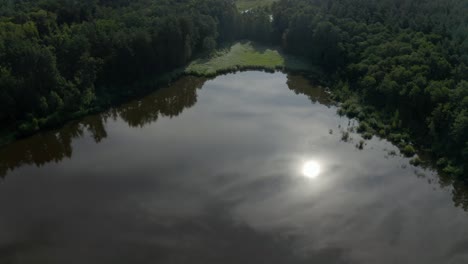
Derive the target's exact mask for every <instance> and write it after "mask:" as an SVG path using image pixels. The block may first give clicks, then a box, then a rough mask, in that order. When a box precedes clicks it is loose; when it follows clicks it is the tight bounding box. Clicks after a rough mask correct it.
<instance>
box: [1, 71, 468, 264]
mask: <svg viewBox="0 0 468 264" xmlns="http://www.w3.org/2000/svg"><path fill="white" fill-rule="evenodd" d="M357 125H358V123H357V122H356V121H354V120H349V119H348V118H346V117H341V116H339V115H337V106H335V105H333V104H331V102H330V100H329V99H328V94H327V92H326V91H325V90H324V89H323V88H320V87H318V86H315V85H312V84H311V83H310V82H309V81H307V80H306V79H305V78H303V77H301V76H298V75H288V74H285V73H281V72H277V73H273V74H271V73H264V72H242V73H235V74H228V75H223V76H219V77H217V78H215V79H211V80H208V79H203V78H198V77H184V78H182V79H180V80H178V81H176V82H174V83H173V84H171V85H170V86H169V87H167V88H162V89H160V90H158V91H156V92H154V93H153V94H150V95H148V96H146V97H145V98H142V99H140V100H135V101H132V102H129V103H127V104H124V105H122V106H119V107H116V108H113V109H111V110H109V111H107V112H105V113H102V114H99V115H94V116H89V117H86V118H83V119H81V120H77V121H73V122H71V123H69V124H67V125H65V126H64V127H63V128H61V129H58V130H54V131H48V132H42V133H40V134H37V135H35V136H33V137H30V138H27V139H24V140H20V141H17V142H15V143H13V144H10V145H9V146H6V147H4V148H2V149H0V175H1V176H2V180H0V181H1V183H0V263H8V264H12V263H15V264H16V263H34V264H37V263H77V264H78V263H80V264H81V263H96V264H97V263H100V264H101V263H132V264H133V263H291V264H295V263H364V264H367V263H369V264H371V263H372V264H374V263H384V264H386V263H399V264H401V263H411V264H414V263H425V264H428V263H434V264H440V263H451V264H458V263H468V213H467V212H466V211H464V210H463V209H462V208H461V207H460V206H459V205H460V201H458V200H459V199H466V198H463V197H467V196H465V195H463V194H460V193H457V192H455V191H454V189H453V187H452V186H450V185H447V186H445V185H444V184H441V180H440V177H439V176H438V175H437V174H436V173H434V172H432V171H430V170H425V169H422V168H417V167H413V166H411V165H410V164H409V159H407V158H404V157H402V156H401V155H400V154H399V151H398V149H397V148H396V147H395V146H393V145H392V144H391V143H389V142H388V141H386V140H383V139H379V138H376V137H374V138H373V139H372V140H369V141H366V142H365V144H363V146H362V149H360V148H359V146H358V145H359V144H360V141H361V139H362V138H361V136H359V135H358V134H356V133H355V132H354V129H353V128H354V127H356V126H357ZM346 132H348V133H349V137H345V136H344V135H345V134H346ZM458 192H459V191H458ZM460 197H462V198H460ZM456 205H457V206H456Z"/></svg>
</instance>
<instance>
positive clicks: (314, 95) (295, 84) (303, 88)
mask: <svg viewBox="0 0 468 264" xmlns="http://www.w3.org/2000/svg"><path fill="white" fill-rule="evenodd" d="M286 84H287V85H288V87H289V89H290V90H292V91H294V92H295V93H296V94H304V95H306V96H307V97H308V98H309V100H310V101H312V102H313V103H316V102H319V103H321V104H323V105H330V104H331V102H332V101H331V100H330V95H329V94H328V93H327V91H326V89H325V88H323V87H321V86H318V85H313V84H312V83H311V81H310V80H309V79H307V78H305V77H304V76H302V75H292V74H288V81H287V82H286Z"/></svg>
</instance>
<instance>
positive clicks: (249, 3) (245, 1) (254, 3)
mask: <svg viewBox="0 0 468 264" xmlns="http://www.w3.org/2000/svg"><path fill="white" fill-rule="evenodd" d="M276 1H278V0H237V1H236V4H237V8H238V9H239V10H241V11H244V10H248V9H251V8H255V7H260V6H268V5H271V4H272V3H273V2H276Z"/></svg>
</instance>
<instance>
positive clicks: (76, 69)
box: [0, 0, 239, 133]
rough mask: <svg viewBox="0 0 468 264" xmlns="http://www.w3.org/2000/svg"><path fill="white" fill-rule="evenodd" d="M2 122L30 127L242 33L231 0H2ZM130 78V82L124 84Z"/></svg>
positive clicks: (87, 104) (25, 130) (33, 128)
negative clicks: (238, 29)
mask: <svg viewBox="0 0 468 264" xmlns="http://www.w3.org/2000/svg"><path fill="white" fill-rule="evenodd" d="M0 6H1V7H0V10H1V11H0V108H1V109H0V122H1V123H2V125H3V126H9V125H11V124H18V125H19V130H20V131H22V132H23V133H30V132H33V131H36V130H37V129H39V128H40V127H42V126H44V125H47V124H48V123H55V122H57V120H56V119H62V116H63V115H64V114H66V113H74V112H77V111H84V110H86V109H87V108H89V107H90V106H91V105H93V104H94V103H95V102H96V100H97V99H99V95H102V94H115V93H117V92H123V93H127V92H128V91H119V89H120V90H122V89H123V87H125V89H129V87H130V86H129V85H130V84H132V83H133V82H135V81H137V80H139V79H141V78H143V76H149V75H151V76H158V75H161V74H163V73H166V72H169V71H171V70H173V69H175V68H177V67H180V66H183V65H185V64H186V63H187V62H188V61H189V60H190V59H191V58H192V57H193V56H194V55H195V54H197V53H200V52H203V51H207V50H208V51H210V50H213V49H214V48H215V47H216V46H217V44H218V43H220V42H225V41H230V40H233V39H235V38H236V37H237V36H238V34H239V33H238V32H237V24H238V19H239V13H238V11H237V9H236V7H235V5H234V3H233V2H232V1H217V0H197V1H195V2H193V1H188V0H180V1H169V0H152V1H149V0H138V1H127V0H120V1H116V0H112V1H107V0H99V1H98V0H86V1H71V0H40V1H27V0H25V1H13V0H11V1H10V0H3V1H1V2H0ZM125 85H128V86H125Z"/></svg>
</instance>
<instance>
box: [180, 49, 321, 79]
mask: <svg viewBox="0 0 468 264" xmlns="http://www.w3.org/2000/svg"><path fill="white" fill-rule="evenodd" d="M239 70H266V71H275V70H288V71H302V72H317V71H318V69H317V68H316V67H314V66H313V65H311V64H310V63H308V62H307V61H306V60H305V59H301V58H297V57H295V56H291V55H286V54H284V53H282V52H281V51H280V50H279V49H277V48H272V47H266V46H263V45H260V44H257V43H254V42H251V41H244V42H236V43H234V44H233V45H232V46H228V47H225V48H223V49H220V50H218V51H216V52H214V53H212V54H211V55H209V56H205V57H202V58H199V59H197V60H195V61H193V62H192V63H190V64H189V65H188V66H187V67H186V69H185V73H186V74H191V75H196V76H205V77H212V76H216V75H218V74H223V73H226V72H233V71H239Z"/></svg>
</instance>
